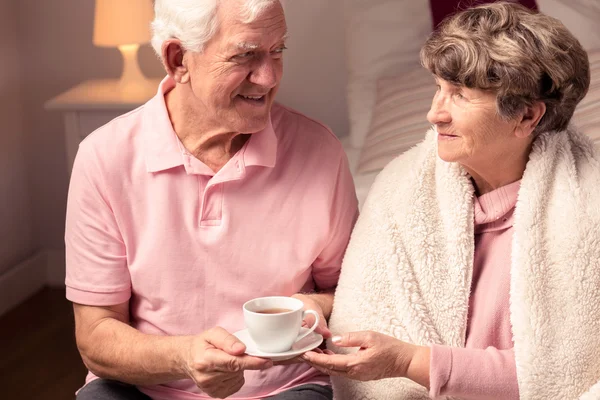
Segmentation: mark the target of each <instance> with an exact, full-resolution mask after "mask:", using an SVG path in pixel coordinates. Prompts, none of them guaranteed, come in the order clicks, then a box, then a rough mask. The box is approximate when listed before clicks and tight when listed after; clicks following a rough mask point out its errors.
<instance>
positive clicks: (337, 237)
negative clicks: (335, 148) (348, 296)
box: [312, 150, 358, 289]
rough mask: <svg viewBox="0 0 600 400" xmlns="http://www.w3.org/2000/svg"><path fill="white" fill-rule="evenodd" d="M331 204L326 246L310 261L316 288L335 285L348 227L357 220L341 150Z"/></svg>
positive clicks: (346, 162) (353, 193)
mask: <svg viewBox="0 0 600 400" xmlns="http://www.w3.org/2000/svg"><path fill="white" fill-rule="evenodd" d="M332 198H333V201H332V204H331V212H330V214H329V215H330V223H329V226H330V227H331V229H330V233H329V239H328V242H327V245H326V246H325V247H324V248H323V251H322V252H321V253H320V254H319V256H318V257H317V259H316V260H315V261H314V262H313V266H312V267H313V269H312V271H313V279H314V281H315V285H316V286H317V288H318V289H330V288H333V287H335V286H336V285H337V282H338V279H339V276H340V270H341V267H342V259H343V258H344V253H345V252H346V247H347V246H348V242H349V241H350V234H351V233H352V228H354V224H355V223H356V220H357V219H358V200H357V198H356V189H355V188H354V180H353V179H352V174H351V173H350V167H349V165H348V159H347V157H346V153H344V151H343V150H342V151H341V156H340V162H339V167H338V172H337V179H336V182H335V185H334V194H333V197H332Z"/></svg>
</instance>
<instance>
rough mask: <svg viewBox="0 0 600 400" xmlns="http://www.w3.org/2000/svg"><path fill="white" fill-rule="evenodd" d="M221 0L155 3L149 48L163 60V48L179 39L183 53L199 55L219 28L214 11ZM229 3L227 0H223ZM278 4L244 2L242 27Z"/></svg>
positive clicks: (274, 0)
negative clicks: (191, 52)
mask: <svg viewBox="0 0 600 400" xmlns="http://www.w3.org/2000/svg"><path fill="white" fill-rule="evenodd" d="M221 1H223V0H155V2H154V15H155V17H154V21H153V22H152V47H153V48H154V51H155V52H156V54H158V56H159V57H162V44H163V43H164V42H165V40H168V39H173V38H176V39H179V40H181V43H182V45H183V47H184V48H185V49H186V50H190V51H196V52H201V51H202V50H203V49H204V45H205V44H206V42H208V41H209V40H210V39H211V38H212V37H213V35H214V34H215V33H216V31H217V28H218V22H219V21H217V7H218V6H219V3H220V2H221ZM226 1H228V0H226ZM279 2H280V0H243V7H244V9H243V10H242V16H243V18H244V20H243V22H244V23H249V22H252V21H254V20H255V19H256V18H258V17H259V16H260V14H261V13H262V12H263V11H265V10H266V9H267V8H268V7H269V6H271V5H273V4H276V3H279Z"/></svg>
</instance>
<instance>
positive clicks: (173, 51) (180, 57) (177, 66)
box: [162, 39, 190, 83]
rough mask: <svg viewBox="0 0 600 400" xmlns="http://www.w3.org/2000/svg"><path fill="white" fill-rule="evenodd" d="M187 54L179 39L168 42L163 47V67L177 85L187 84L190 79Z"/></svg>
mask: <svg viewBox="0 0 600 400" xmlns="http://www.w3.org/2000/svg"><path fill="white" fill-rule="evenodd" d="M185 54H186V51H185V49H184V48H183V46H182V44H181V41H179V40H178V39H169V40H166V41H165V42H164V43H163V45H162V60H163V67H164V68H165V70H166V71H167V74H169V76H171V77H172V78H173V79H174V80H175V82H177V83H187V82H188V81H189V79H190V73H189V70H188V68H187V65H186V62H185Z"/></svg>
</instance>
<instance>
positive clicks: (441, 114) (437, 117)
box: [427, 92, 452, 125]
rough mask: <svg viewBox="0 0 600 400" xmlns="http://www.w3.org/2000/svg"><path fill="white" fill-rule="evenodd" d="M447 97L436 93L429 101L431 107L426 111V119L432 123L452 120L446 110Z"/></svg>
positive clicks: (436, 123)
mask: <svg viewBox="0 0 600 400" xmlns="http://www.w3.org/2000/svg"><path fill="white" fill-rule="evenodd" d="M447 100H448V99H447V97H446V96H443V95H442V94H441V93H439V92H438V93H436V94H435V96H434V97H433V101H432V102H431V108H430V109H429V112H428V113H427V120H428V121H429V123H431V124H433V125H438V124H441V123H448V122H450V121H451V120H452V118H451V117H450V113H449V112H448V104H447Z"/></svg>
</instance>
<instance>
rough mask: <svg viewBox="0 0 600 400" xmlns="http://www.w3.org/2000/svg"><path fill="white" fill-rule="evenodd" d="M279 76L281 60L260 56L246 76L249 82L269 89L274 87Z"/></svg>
mask: <svg viewBox="0 0 600 400" xmlns="http://www.w3.org/2000/svg"><path fill="white" fill-rule="evenodd" d="M280 78H281V60H273V59H272V58H271V57H262V58H261V59H260V60H258V61H257V63H256V67H255V68H254V69H253V70H252V72H250V75H249V76H248V80H249V81H250V83H252V84H254V85H258V86H262V87H265V88H269V89H271V88H273V87H275V86H276V85H277V84H278V83H279V79H280Z"/></svg>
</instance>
